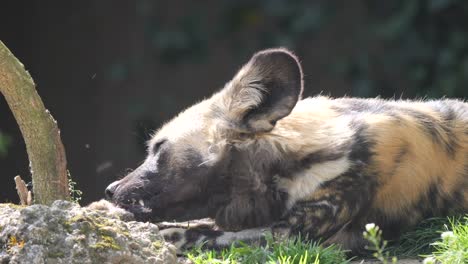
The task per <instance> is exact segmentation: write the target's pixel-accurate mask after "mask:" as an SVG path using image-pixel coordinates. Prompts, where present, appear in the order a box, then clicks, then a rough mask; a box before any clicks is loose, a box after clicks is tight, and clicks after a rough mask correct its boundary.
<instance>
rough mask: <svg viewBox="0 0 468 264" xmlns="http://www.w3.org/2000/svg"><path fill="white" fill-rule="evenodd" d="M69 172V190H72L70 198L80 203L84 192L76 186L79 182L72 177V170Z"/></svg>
mask: <svg viewBox="0 0 468 264" xmlns="http://www.w3.org/2000/svg"><path fill="white" fill-rule="evenodd" d="M67 174H68V190H69V191H70V199H71V201H72V202H74V203H80V201H81V198H82V196H83V192H82V191H81V190H79V189H78V188H76V185H77V183H76V182H75V181H73V179H72V178H71V175H70V172H69V171H67Z"/></svg>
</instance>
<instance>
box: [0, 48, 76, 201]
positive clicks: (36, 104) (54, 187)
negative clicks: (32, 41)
mask: <svg viewBox="0 0 468 264" xmlns="http://www.w3.org/2000/svg"><path fill="white" fill-rule="evenodd" d="M0 92H1V93H2V94H3V95H4V96H5V99H6V101H7V103H8V105H9V107H10V109H11V111H12V113H13V115H14V117H15V119H16V122H17V123H18V125H19V128H20V130H21V133H22V134H23V138H24V141H25V142H26V150H27V152H28V157H29V162H30V167H31V174H32V181H33V191H34V200H35V202H36V203H40V204H51V203H52V202H53V201H55V200H58V199H62V200H64V199H69V197H70V195H69V191H68V177H67V168H66V164H67V162H66V157H65V149H64V147H63V144H62V141H61V139H60V131H59V129H58V127H57V122H56V121H55V120H54V119H53V117H52V116H51V115H50V113H49V111H48V110H47V109H45V107H44V104H43V103H42V100H41V98H40V97H39V94H38V93H37V91H36V88H35V84H34V81H33V79H32V78H31V76H30V75H29V73H28V72H27V71H26V70H25V69H24V66H23V64H21V62H19V61H18V59H16V58H15V56H14V55H13V54H12V53H11V52H10V50H9V49H8V48H7V47H6V46H5V45H4V44H3V42H1V41H0Z"/></svg>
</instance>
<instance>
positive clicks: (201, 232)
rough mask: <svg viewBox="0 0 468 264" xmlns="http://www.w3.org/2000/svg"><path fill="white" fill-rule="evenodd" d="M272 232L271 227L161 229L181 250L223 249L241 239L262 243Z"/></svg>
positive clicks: (252, 242) (245, 241)
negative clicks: (240, 229)
mask: <svg viewBox="0 0 468 264" xmlns="http://www.w3.org/2000/svg"><path fill="white" fill-rule="evenodd" d="M271 232H272V229H271V228H252V229H245V230H242V231H237V232H227V231H221V230H213V229H204V228H189V229H185V228H168V229H164V230H161V234H162V235H163V236H164V239H165V240H166V241H168V242H170V243H172V244H174V245H175V246H176V247H177V248H178V249H179V250H186V249H189V248H193V247H195V246H204V247H205V248H209V249H222V248H227V247H229V246H231V245H232V244H233V243H236V242H239V241H242V242H244V243H247V244H249V245H262V244H264V243H265V235H266V234H268V233H271ZM275 235H276V234H275Z"/></svg>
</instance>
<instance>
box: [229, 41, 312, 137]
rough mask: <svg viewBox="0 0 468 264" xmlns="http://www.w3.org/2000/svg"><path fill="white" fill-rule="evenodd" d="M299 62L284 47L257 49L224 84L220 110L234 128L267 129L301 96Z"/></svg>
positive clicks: (261, 130) (248, 131)
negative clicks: (230, 79) (229, 80)
mask: <svg viewBox="0 0 468 264" xmlns="http://www.w3.org/2000/svg"><path fill="white" fill-rule="evenodd" d="M302 87H303V81H302V69H301V65H300V63H299V61H298V59H297V58H296V56H294V55H293V54H292V53H291V52H290V51H288V50H286V49H282V48H280V49H268V50H264V51H260V52H258V53H256V54H255V55H254V56H253V57H252V58H251V59H250V61H249V62H248V63H247V64H246V65H245V66H244V67H242V69H241V70H240V71H239V72H238V73H237V75H236V76H235V77H234V78H233V79H232V81H231V82H229V83H228V84H227V85H226V88H225V89H224V90H223V92H222V94H223V96H222V101H223V102H222V105H223V106H224V107H222V111H223V112H224V116H225V117H227V118H228V119H229V120H228V121H229V122H230V123H231V124H232V125H233V126H234V128H235V129H236V130H239V131H240V132H244V133H259V132H268V131H270V130H272V129H273V127H274V126H275V124H276V121H278V120H280V119H281V118H283V117H285V116H287V115H289V113H291V111H292V109H293V108H294V106H295V105H296V103H297V101H298V100H299V98H300V97H301V94H302V89H303V88H302Z"/></svg>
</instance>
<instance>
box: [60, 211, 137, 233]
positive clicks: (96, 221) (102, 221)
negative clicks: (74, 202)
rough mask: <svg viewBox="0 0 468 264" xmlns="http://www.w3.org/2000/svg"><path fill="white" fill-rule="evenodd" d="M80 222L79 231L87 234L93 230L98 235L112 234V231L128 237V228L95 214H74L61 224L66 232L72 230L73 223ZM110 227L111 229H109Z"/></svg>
mask: <svg viewBox="0 0 468 264" xmlns="http://www.w3.org/2000/svg"><path fill="white" fill-rule="evenodd" d="M76 223H80V227H81V230H80V231H81V233H82V234H85V235H86V234H88V233H89V232H90V231H92V230H94V231H96V232H97V233H98V234H100V235H108V236H109V235H113V232H115V233H117V234H120V235H123V236H125V237H130V233H129V232H128V230H127V229H126V228H124V227H122V226H119V225H116V224H115V223H114V222H112V221H111V220H109V219H107V218H105V217H100V216H95V215H75V216H74V217H72V218H70V219H69V220H66V221H65V222H64V223H63V226H64V227H65V228H66V230H67V231H68V232H72V231H73V228H72V226H73V224H76ZM109 228H111V229H112V230H109Z"/></svg>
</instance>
